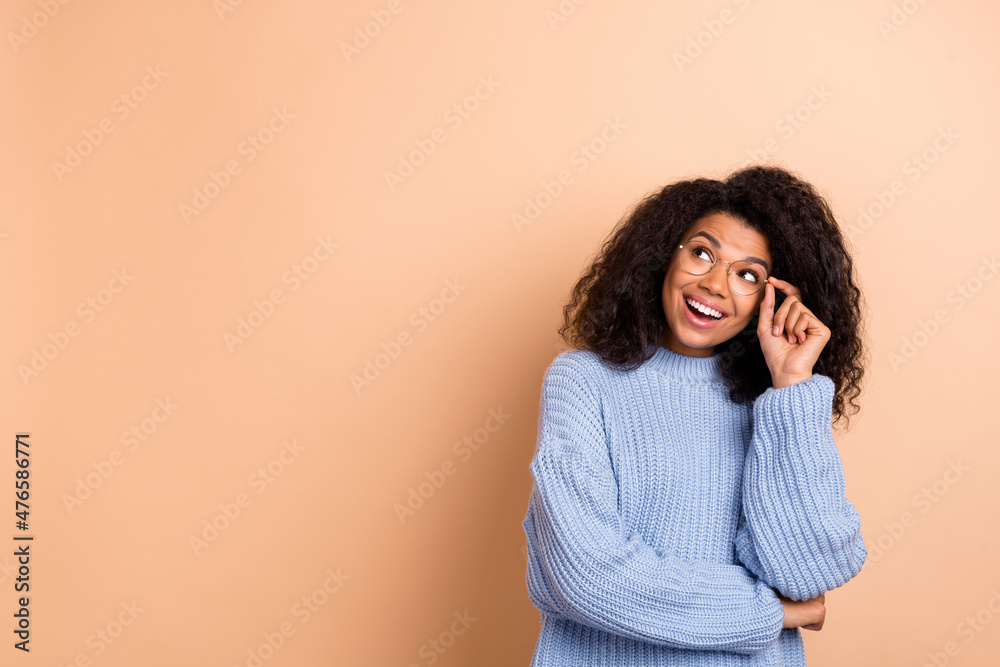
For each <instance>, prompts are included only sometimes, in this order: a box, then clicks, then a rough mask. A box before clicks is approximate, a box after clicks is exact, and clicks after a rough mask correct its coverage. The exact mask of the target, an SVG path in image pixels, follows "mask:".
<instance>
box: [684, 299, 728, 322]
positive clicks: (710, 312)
mask: <svg viewBox="0 0 1000 667" xmlns="http://www.w3.org/2000/svg"><path fill="white" fill-rule="evenodd" d="M685 301H687V302H688V303H689V304H691V307H692V308H694V309H695V310H697V311H698V312H701V313H705V314H706V315H711V316H712V317H714V318H715V319H720V318H721V317H722V313H720V312H719V311H717V310H715V309H714V308H709V307H708V306H703V305H702V304H700V303H698V302H697V301H695V300H694V299H685Z"/></svg>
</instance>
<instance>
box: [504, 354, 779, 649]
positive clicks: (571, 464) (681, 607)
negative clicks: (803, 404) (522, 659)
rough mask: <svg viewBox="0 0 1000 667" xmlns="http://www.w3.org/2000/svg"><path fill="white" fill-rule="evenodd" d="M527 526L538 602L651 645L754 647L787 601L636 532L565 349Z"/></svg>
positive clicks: (550, 396) (597, 412) (586, 391)
mask: <svg viewBox="0 0 1000 667" xmlns="http://www.w3.org/2000/svg"><path fill="white" fill-rule="evenodd" d="M529 469H530V471H531V474H532V478H533V486H532V492H531V498H530V501H529V506H528V513H527V516H526V518H525V520H524V522H523V527H524V530H525V533H526V536H527V541H528V556H529V565H528V576H527V583H528V590H529V595H530V597H531V600H532V602H533V603H534V604H535V605H536V606H537V607H538V609H539V610H541V611H543V612H545V613H548V614H554V615H557V616H560V617H563V618H567V619H570V620H573V621H575V622H577V623H580V624H582V625H586V626H589V627H592V628H597V629H599V630H603V631H606V632H609V633H613V634H617V635H621V636H624V637H628V638H631V639H635V640H640V641H644V642H649V643H653V644H659V645H665V646H671V647H676V648H685V649H701V650H724V651H730V652H736V653H743V654H750V653H754V652H756V651H759V650H762V649H764V648H766V647H767V646H768V645H770V644H771V643H772V642H774V641H776V640H777V639H778V636H779V634H780V632H781V629H782V622H783V620H784V608H783V607H782V605H781V602H780V601H779V600H778V596H777V594H776V593H775V592H774V591H773V590H772V589H771V587H770V586H768V585H766V584H765V583H764V582H762V581H760V580H758V579H757V578H756V577H755V576H754V575H753V574H752V573H750V571H749V570H747V569H746V568H744V567H742V566H740V565H738V564H722V563H711V562H708V561H697V560H683V559H680V558H676V557H674V556H672V555H670V554H669V553H667V552H666V550H664V549H662V548H656V549H654V548H653V547H652V546H650V545H649V544H647V543H646V542H645V541H644V540H643V539H642V537H641V536H640V535H639V534H638V533H635V532H628V534H626V532H627V531H626V529H625V528H624V527H623V525H622V519H621V516H620V514H619V513H618V484H617V480H616V477H615V474H614V471H613V468H612V464H611V460H610V456H609V453H608V449H607V444H606V439H605V436H604V430H603V420H602V416H601V408H600V403H599V399H598V397H597V395H595V393H594V392H593V391H592V388H591V387H590V386H589V385H588V382H587V381H586V377H585V374H584V373H582V372H581V370H580V368H578V367H574V366H573V364H572V363H569V362H567V361H563V360H561V359H558V358H557V360H556V361H555V362H553V365H552V366H550V367H549V370H548V371H547V372H546V376H545V380H544V382H543V388H542V407H541V416H540V421H539V439H538V446H537V449H536V452H535V456H534V458H533V460H532V462H531V465H530V466H529Z"/></svg>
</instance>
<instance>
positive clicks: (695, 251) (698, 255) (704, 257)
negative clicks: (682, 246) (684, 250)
mask: <svg viewBox="0 0 1000 667" xmlns="http://www.w3.org/2000/svg"><path fill="white" fill-rule="evenodd" d="M691 256H692V257H694V258H695V259H698V260H701V261H703V262H711V261H712V252H711V251H710V250H709V249H708V248H706V247H705V246H703V245H697V244H696V245H693V246H691Z"/></svg>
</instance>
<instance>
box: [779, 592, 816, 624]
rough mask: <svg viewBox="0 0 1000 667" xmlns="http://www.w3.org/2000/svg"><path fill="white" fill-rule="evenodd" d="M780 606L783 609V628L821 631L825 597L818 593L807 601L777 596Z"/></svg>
mask: <svg viewBox="0 0 1000 667" xmlns="http://www.w3.org/2000/svg"><path fill="white" fill-rule="evenodd" d="M778 599H779V600H781V606H782V607H784V608H785V620H784V621H783V622H782V624H781V627H783V628H798V627H801V628H804V629H805V630H822V629H823V623H824V622H825V621H826V604H825V602H826V595H825V594H824V593H820V594H819V595H817V596H816V597H814V598H811V599H809V600H801V601H797V600H789V599H788V598H786V597H785V596H783V595H778Z"/></svg>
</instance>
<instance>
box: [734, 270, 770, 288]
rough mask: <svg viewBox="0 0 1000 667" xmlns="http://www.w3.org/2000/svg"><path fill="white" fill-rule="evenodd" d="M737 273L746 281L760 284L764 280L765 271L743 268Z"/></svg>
mask: <svg viewBox="0 0 1000 667" xmlns="http://www.w3.org/2000/svg"><path fill="white" fill-rule="evenodd" d="M736 275H738V276H739V277H740V279H741V280H743V281H744V282H748V283H750V284H752V285H757V284H760V283H761V282H763V280H764V273H763V272H762V271H759V270H757V269H748V268H742V269H740V270H739V271H738V272H737V273H736Z"/></svg>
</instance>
